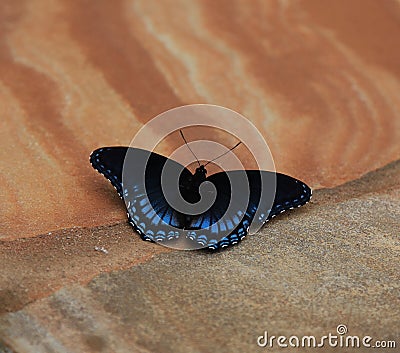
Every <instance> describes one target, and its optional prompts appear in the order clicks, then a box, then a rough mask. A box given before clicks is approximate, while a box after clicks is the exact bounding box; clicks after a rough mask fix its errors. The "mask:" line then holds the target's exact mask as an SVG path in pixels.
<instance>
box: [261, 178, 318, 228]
mask: <svg viewBox="0 0 400 353" xmlns="http://www.w3.org/2000/svg"><path fill="white" fill-rule="evenodd" d="M311 197H312V190H311V188H310V187H309V186H308V185H306V184H305V183H303V182H302V181H300V180H298V179H295V178H293V177H290V176H288V175H285V174H281V173H276V192H275V199H274V204H273V206H272V209H271V211H270V212H269V215H268V220H269V219H271V218H273V217H275V216H276V215H278V214H280V213H282V212H285V211H287V210H290V209H293V208H296V207H300V206H303V205H305V204H306V203H307V202H309V201H310V199H311Z"/></svg>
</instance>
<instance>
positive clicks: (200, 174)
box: [195, 165, 207, 179]
mask: <svg viewBox="0 0 400 353" xmlns="http://www.w3.org/2000/svg"><path fill="white" fill-rule="evenodd" d="M206 174H207V169H206V168H205V167H204V165H201V166H200V167H198V168H196V173H195V175H196V176H197V177H198V178H199V179H205V178H206Z"/></svg>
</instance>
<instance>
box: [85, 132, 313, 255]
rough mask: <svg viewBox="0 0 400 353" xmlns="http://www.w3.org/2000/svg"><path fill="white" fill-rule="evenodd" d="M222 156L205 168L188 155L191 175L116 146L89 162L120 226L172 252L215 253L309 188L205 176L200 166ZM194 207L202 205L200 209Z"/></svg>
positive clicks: (228, 174) (293, 182) (226, 174)
mask: <svg viewBox="0 0 400 353" xmlns="http://www.w3.org/2000/svg"><path fill="white" fill-rule="evenodd" d="M180 133H181V136H182V138H183V140H184V141H185V143H186V145H187V146H188V148H189V150H190V152H192V154H193V155H194V153H193V151H192V150H191V149H190V146H189V145H188V143H187V141H186V139H185V137H184V135H183V133H182V131H180ZM239 144H240V142H239V143H238V144H236V145H235V146H234V147H232V148H231V149H230V150H229V151H232V150H233V149H234V148H236V147H237V146H238V145H239ZM229 151H227V152H225V153H224V154H223V155H225V154H226V153H228V152H229ZM223 155H220V156H218V157H216V158H214V159H213V160H211V161H209V162H207V163H205V164H201V163H200V161H199V160H198V159H197V157H196V156H195V155H194V156H195V158H196V160H197V162H198V167H197V168H196V170H195V172H194V173H192V172H190V171H189V169H187V168H185V167H184V166H183V165H181V164H180V163H178V162H176V161H174V160H172V159H169V158H167V157H164V156H162V155H160V154H157V153H155V152H150V151H147V150H144V149H140V148H133V147H123V146H115V147H102V148H98V149H96V150H95V151H93V152H92V153H91V155H90V163H91V165H92V166H93V168H94V169H95V170H97V171H98V172H99V173H101V174H102V175H104V176H105V177H106V178H107V179H108V180H109V181H110V182H111V184H112V185H113V186H114V188H115V189H116V191H117V192H118V194H119V196H120V197H121V198H122V199H123V200H124V201H125V205H126V208H127V216H128V221H129V223H130V224H131V225H132V227H133V228H134V229H135V230H136V231H137V232H138V233H139V235H140V237H141V238H142V239H143V240H146V241H151V242H161V243H164V244H166V245H167V246H171V247H177V248H180V249H198V248H208V249H211V250H217V249H221V248H225V247H228V246H230V245H234V244H237V243H239V242H240V241H241V240H242V239H243V238H244V237H245V236H246V235H247V234H248V233H249V230H250V227H253V228H254V229H256V230H258V229H259V228H260V227H261V226H262V225H263V224H264V223H266V222H267V221H269V220H270V219H271V218H273V217H275V216H277V215H278V214H280V213H282V212H284V211H286V210H289V209H293V208H296V207H300V206H302V205H304V204H306V203H307V202H309V201H310V199H311V197H312V190H311V189H310V187H308V186H307V185H306V184H305V183H303V182H301V181H300V180H297V179H295V178H293V177H290V176H288V175H285V174H281V173H276V172H271V171H262V170H231V171H222V172H218V173H215V174H212V175H210V176H207V169H206V166H207V165H208V164H209V163H211V162H212V161H214V160H215V159H217V158H220V157H222V156H223ZM171 190H172V191H171ZM200 201H204V202H205V201H207V202H206V206H207V207H206V208H204V202H203V205H200V204H201V202H200ZM199 205H200V206H199ZM194 206H196V207H194ZM202 207H203V209H202Z"/></svg>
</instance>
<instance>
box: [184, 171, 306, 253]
mask: <svg viewBox="0 0 400 353" xmlns="http://www.w3.org/2000/svg"><path fill="white" fill-rule="evenodd" d="M243 178H245V179H243ZM235 180H236V186H235V187H232V186H231V185H232V184H231V183H232V181H233V183H234V184H235ZM244 180H245V181H244ZM207 181H209V182H212V183H213V184H214V186H215V187H216V189H217V198H216V200H215V203H214V204H213V205H212V206H211V207H210V208H209V209H208V210H207V211H206V212H205V213H203V214H201V215H199V216H197V217H194V218H193V219H192V223H191V226H190V229H192V232H190V233H189V237H190V238H191V239H192V240H194V241H196V242H198V243H199V244H201V245H202V246H207V247H209V248H210V249H218V248H223V247H227V246H229V245H234V244H236V243H238V242H239V241H240V240H242V239H243V238H244V237H245V236H246V235H247V234H248V232H249V231H251V228H253V230H254V229H256V230H258V229H259V228H260V227H261V226H262V225H263V224H264V223H265V222H267V221H268V220H269V219H271V218H272V217H275V216H276V215H277V214H279V213H282V212H284V211H286V210H288V209H292V208H294V207H300V206H302V205H304V204H305V203H307V202H308V201H309V200H310V198H311V189H310V188H309V187H308V186H307V185H306V184H304V183H303V182H301V181H300V180H297V179H295V178H292V177H290V176H287V175H284V174H280V173H274V172H268V171H259V170H244V171H241V170H240V171H239V170H236V171H228V172H220V173H216V174H213V175H211V176H210V177H208V178H207ZM243 181H244V183H247V187H248V189H246V187H245V184H244V183H243ZM232 190H234V192H232ZM235 195H236V196H235ZM237 195H239V197H237ZM246 195H247V198H246V197H245V196H246ZM230 202H232V204H233V205H232V206H231V207H232V208H231V209H230V210H229V211H228V212H226V211H227V209H228V205H229V203H230ZM246 202H247V203H246ZM199 227H202V228H203V229H199Z"/></svg>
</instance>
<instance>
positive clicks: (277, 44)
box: [0, 0, 400, 239]
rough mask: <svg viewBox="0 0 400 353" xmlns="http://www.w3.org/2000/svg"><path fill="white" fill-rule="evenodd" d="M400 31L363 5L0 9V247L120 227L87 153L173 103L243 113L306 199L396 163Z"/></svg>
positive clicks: (16, 4)
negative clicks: (75, 229)
mask: <svg viewBox="0 0 400 353" xmlns="http://www.w3.org/2000/svg"><path fill="white" fill-rule="evenodd" d="M360 9H362V16H361V15H360V13H359V11H360ZM399 16H400V10H399V6H398V4H396V3H394V2H391V1H385V2H379V4H378V3H377V2H376V1H366V0H365V1H362V2H357V1H353V2H351V3H349V2H345V1H335V2H334V3H329V4H327V3H325V2H324V3H323V4H322V3H321V2H319V1H303V2H283V3H281V2H276V3H275V2H271V1H269V2H265V1H259V2H252V6H249V5H248V4H246V3H245V2H240V1H237V2H231V1H229V2H228V1H218V2H215V1H198V2H182V3H181V4H179V6H178V5H176V6H172V5H171V4H169V3H167V2H161V3H160V2H157V3H155V2H148V1H144V0H143V1H138V2H134V3H132V2H131V1H113V2H107V1H103V2H99V1H96V2H92V1H74V2H68V1H60V2H53V1H50V0H43V1H42V0H41V1H38V0H36V1H29V2H22V1H13V2H12V3H11V2H2V3H1V4H0V29H1V30H0V100H1V104H0V116H1V120H0V170H1V180H0V189H1V190H2V193H1V196H2V207H1V208H0V217H1V220H2V222H1V225H0V238H1V239H12V238H18V237H27V236H34V235H37V234H41V233H45V232H48V231H50V230H54V229H62V228H69V227H72V226H95V225H100V224H110V223H112V222H115V221H117V220H122V219H124V218H125V211H124V208H123V205H122V203H121V202H120V201H119V200H118V197H117V195H116V194H115V192H114V191H113V189H112V188H111V187H110V186H109V185H108V183H106V182H105V180H103V179H102V178H100V177H99V176H98V175H96V173H95V172H94V171H93V170H92V169H91V167H90V165H89V163H88V156H89V154H90V151H91V150H93V149H95V148H97V147H99V146H102V145H118V144H129V141H130V140H131V138H132V137H133V135H134V133H135V132H136V131H137V130H138V129H139V128H140V127H141V126H142V124H143V123H146V122H147V121H148V120H149V119H151V118H152V117H154V116H155V115H156V114H158V113H160V112H162V111H164V110H166V109H169V108H172V107H175V106H179V105H182V104H188V103H213V104H219V105H223V106H226V107H229V108H231V109H234V110H236V111H238V112H240V113H242V114H243V115H245V116H246V117H248V118H249V119H250V120H251V121H253V122H254V123H255V124H256V126H257V127H258V128H259V129H260V131H261V132H262V133H263V135H264V137H265V138H266V139H267V141H268V143H269V145H270V148H271V150H272V153H273V155H274V158H275V163H276V166H277V169H278V170H279V171H281V172H284V173H287V174H291V175H293V176H295V177H297V178H300V179H303V180H304V181H305V182H307V183H308V184H310V185H311V186H313V187H324V186H335V185H338V184H341V183H343V182H345V181H349V180H352V179H355V178H358V177H359V176H360V175H362V174H365V173H366V172H368V171H370V170H374V169H376V168H378V167H381V166H383V165H385V164H387V163H388V162H390V161H393V160H395V159H398V158H399V156H400V153H399V151H400V148H399V147H400V119H399V113H398V112H399V111H400V100H399V99H398V92H400V81H399V80H400V66H399V64H398V63H399V62H400V49H399V46H398V45H396V44H397V42H396V39H397V38H399V36H400V27H399V26H398V18H399ZM173 143H175V142H173ZM170 149H171V146H166V145H164V152H169V151H170Z"/></svg>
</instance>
